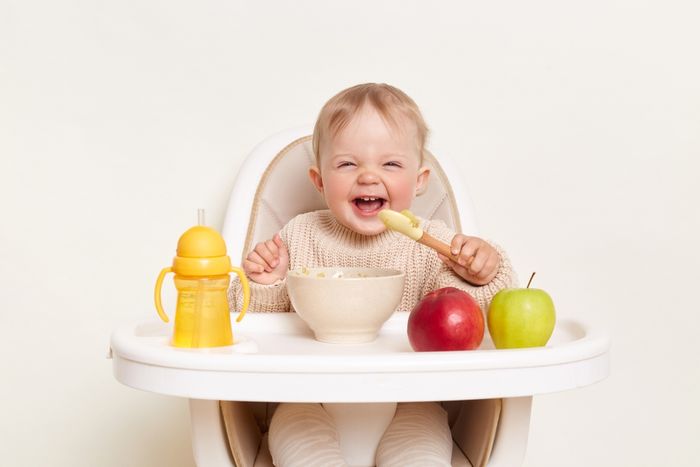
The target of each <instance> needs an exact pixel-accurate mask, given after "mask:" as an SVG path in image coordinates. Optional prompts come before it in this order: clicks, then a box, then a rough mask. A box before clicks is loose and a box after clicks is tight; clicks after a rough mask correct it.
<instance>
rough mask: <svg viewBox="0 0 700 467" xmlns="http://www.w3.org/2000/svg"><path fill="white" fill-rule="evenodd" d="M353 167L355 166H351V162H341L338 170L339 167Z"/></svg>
mask: <svg viewBox="0 0 700 467" xmlns="http://www.w3.org/2000/svg"><path fill="white" fill-rule="evenodd" d="M354 165H355V164H353V163H352V162H349V161H343V162H341V163H339V164H338V168H341V167H352V166H354Z"/></svg>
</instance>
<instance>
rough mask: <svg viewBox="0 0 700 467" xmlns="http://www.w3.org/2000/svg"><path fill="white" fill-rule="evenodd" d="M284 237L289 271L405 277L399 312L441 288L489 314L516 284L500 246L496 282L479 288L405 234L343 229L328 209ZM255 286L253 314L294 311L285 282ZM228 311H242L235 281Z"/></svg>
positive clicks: (447, 237)
mask: <svg viewBox="0 0 700 467" xmlns="http://www.w3.org/2000/svg"><path fill="white" fill-rule="evenodd" d="M421 228H422V229H423V230H424V231H426V232H428V233H429V234H430V235H432V236H434V237H436V238H438V239H440V240H443V241H444V242H446V243H448V244H449V243H450V242H451V240H452V237H454V235H455V232H453V231H451V230H450V229H449V228H447V226H446V225H445V223H444V222H442V221H438V220H433V221H425V220H421ZM280 236H281V238H282V241H283V242H284V244H285V245H287V248H288V250H289V268H290V269H296V268H300V267H302V266H305V267H372V268H376V267H381V268H391V269H398V270H400V271H404V272H405V285H404V291H403V296H402V297H401V304H400V305H399V307H398V308H397V310H398V311H411V310H412V309H413V308H414V307H415V305H416V303H418V301H419V300H420V299H421V298H422V297H423V296H424V295H425V294H426V293H428V292H430V291H432V290H435V289H439V288H441V287H448V286H452V287H457V288H459V289H462V290H464V291H465V292H467V293H469V294H470V295H471V296H473V297H474V298H475V299H476V300H477V301H478V302H479V305H480V306H481V309H482V310H483V311H484V312H485V311H486V310H487V309H488V305H489V303H490V302H491V299H492V298H493V296H494V295H495V294H496V293H497V292H498V291H499V290H501V289H503V288H505V287H510V286H512V285H514V275H513V271H512V268H511V265H510V261H509V260H508V258H507V256H506V255H505V253H504V252H503V250H501V249H500V248H499V247H498V246H495V245H494V247H495V248H496V249H497V251H498V252H499V254H500V255H501V264H500V265H499V268H498V273H497V274H496V277H495V278H494V279H493V280H492V281H491V282H489V283H488V284H486V285H483V286H474V285H471V284H470V283H468V282H466V281H465V280H464V279H462V278H461V277H459V276H457V275H456V274H455V273H454V272H453V271H452V270H451V269H449V268H448V267H447V266H445V265H444V264H443V262H442V261H440V258H438V255H437V253H436V252H435V251H433V250H431V249H430V248H428V247H426V246H424V245H422V244H420V243H418V242H416V241H414V240H411V239H410V238H408V237H406V236H405V235H403V234H400V233H398V232H394V231H391V230H387V231H385V232H383V233H381V234H379V235H373V236H365V235H361V234H358V233H356V232H354V231H352V230H350V229H348V228H347V227H345V226H343V225H342V224H340V223H339V222H338V221H337V220H336V219H335V217H334V216H333V215H332V214H331V212H330V211H328V210H323V211H314V212H309V213H306V214H300V215H298V216H296V217H295V218H294V219H292V220H291V221H289V222H288V223H287V225H285V226H284V227H283V228H282V230H281V232H280ZM249 282H250V306H249V309H250V311H262V312H274V311H293V310H291V304H290V302H289V297H288V295H287V289H286V287H285V281H284V280H282V281H280V282H278V283H276V284H272V285H262V284H257V283H255V282H253V281H249ZM228 297H229V306H230V307H231V309H232V310H240V307H239V306H238V304H240V303H242V297H243V294H242V291H241V285H240V282H239V281H238V279H237V278H235V279H234V280H233V282H232V284H231V288H230V289H229V294H228Z"/></svg>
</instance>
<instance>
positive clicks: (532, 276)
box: [527, 272, 535, 289]
mask: <svg viewBox="0 0 700 467" xmlns="http://www.w3.org/2000/svg"><path fill="white" fill-rule="evenodd" d="M534 277H535V273H534V272H533V273H532V275H531V276H530V280H529V281H527V288H528V289H529V288H530V284H531V283H532V279H533V278H534Z"/></svg>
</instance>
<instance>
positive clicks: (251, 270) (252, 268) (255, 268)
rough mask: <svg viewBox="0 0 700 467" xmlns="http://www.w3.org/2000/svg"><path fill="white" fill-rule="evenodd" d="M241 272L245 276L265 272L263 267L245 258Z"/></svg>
mask: <svg viewBox="0 0 700 467" xmlns="http://www.w3.org/2000/svg"><path fill="white" fill-rule="evenodd" d="M243 271H244V272H245V273H246V274H247V275H251V274H253V275H255V274H260V273H263V272H265V267H264V266H262V265H261V264H258V263H256V262H254V261H251V260H249V259H247V258H246V260H245V261H244V262H243Z"/></svg>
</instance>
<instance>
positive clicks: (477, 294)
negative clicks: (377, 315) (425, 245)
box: [423, 221, 516, 313]
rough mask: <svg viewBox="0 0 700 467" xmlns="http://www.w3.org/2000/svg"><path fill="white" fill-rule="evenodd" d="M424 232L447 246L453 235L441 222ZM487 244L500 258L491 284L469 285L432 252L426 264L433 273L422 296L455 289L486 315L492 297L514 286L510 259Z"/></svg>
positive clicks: (514, 281) (495, 246)
mask: <svg viewBox="0 0 700 467" xmlns="http://www.w3.org/2000/svg"><path fill="white" fill-rule="evenodd" d="M426 231H427V232H428V233H429V234H430V235H432V236H434V237H436V238H438V239H440V240H442V241H443V242H445V243H447V244H450V242H451V241H452V238H453V237H454V235H455V233H454V232H453V231H452V230H450V229H449V228H448V227H447V226H446V225H445V224H444V223H443V222H436V221H433V222H431V223H430V224H429V225H428V226H427V229H426ZM487 242H488V243H489V244H490V245H491V246H492V247H494V248H495V249H496V251H497V252H498V254H499V256H500V257H501V261H500V263H499V265H498V271H497V273H496V276H495V277H494V278H493V279H492V280H491V282H489V283H488V284H484V285H481V286H478V285H473V284H470V283H469V282H467V281H465V280H464V279H462V278H461V277H460V276H459V275H457V274H456V273H455V272H454V271H453V270H452V269H451V268H449V267H448V266H446V265H445V264H444V263H443V262H442V261H440V258H438V256H437V253H435V252H432V254H431V255H430V257H429V260H428V263H429V270H431V271H433V274H432V277H431V278H430V279H429V280H428V281H426V289H425V290H424V291H423V295H425V294H426V293H428V292H430V291H432V290H436V289H439V288H442V287H456V288H458V289H460V290H463V291H465V292H467V293H468V294H469V295H471V296H472V297H474V299H476V301H477V302H478V303H479V306H480V307H481V310H482V311H483V312H484V313H486V311H487V310H488V308H489V305H490V304H491V300H492V299H493V297H494V295H496V294H497V293H498V292H499V291H500V290H502V289H504V288H506V287H514V286H515V285H516V278H515V273H514V272H513V267H512V266H511V263H510V259H509V258H508V255H507V254H506V252H505V250H503V248H501V247H500V246H499V245H496V244H494V243H492V242H490V241H488V240H487Z"/></svg>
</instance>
